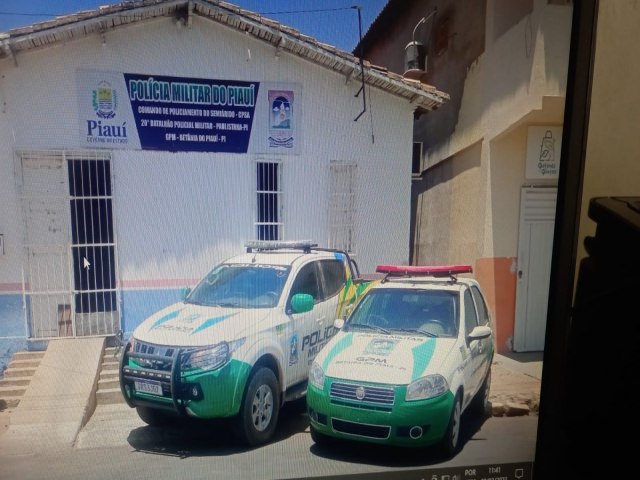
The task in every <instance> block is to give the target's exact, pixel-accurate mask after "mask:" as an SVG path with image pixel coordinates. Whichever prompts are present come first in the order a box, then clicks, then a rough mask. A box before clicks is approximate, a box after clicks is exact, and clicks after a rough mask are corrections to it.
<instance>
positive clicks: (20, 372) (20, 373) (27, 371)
mask: <svg viewBox="0 0 640 480" xmlns="http://www.w3.org/2000/svg"><path fill="white" fill-rule="evenodd" d="M34 373H36V369H35V368H7V369H6V370H5V371H4V378H9V377H31V376H33V374H34Z"/></svg>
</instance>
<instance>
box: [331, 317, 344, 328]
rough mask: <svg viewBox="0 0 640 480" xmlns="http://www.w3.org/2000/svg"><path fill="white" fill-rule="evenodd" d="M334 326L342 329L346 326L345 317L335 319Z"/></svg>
mask: <svg viewBox="0 0 640 480" xmlns="http://www.w3.org/2000/svg"><path fill="white" fill-rule="evenodd" d="M333 326H334V327H335V328H336V329H338V330H340V329H341V328H342V327H344V318H336V319H335V320H334V321H333Z"/></svg>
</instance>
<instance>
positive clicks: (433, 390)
mask: <svg viewBox="0 0 640 480" xmlns="http://www.w3.org/2000/svg"><path fill="white" fill-rule="evenodd" d="M447 390H449V384H448V383H447V381H446V380H445V378H444V377H443V376H442V375H427V376H426V377H422V378H419V379H418V380H416V381H415V382H413V383H411V384H410V385H409V386H408V387H407V394H406V396H405V400H407V401H411V400H426V399H428V398H433V397H437V396H438V395H442V394H443V393H445V392H446V391H447Z"/></svg>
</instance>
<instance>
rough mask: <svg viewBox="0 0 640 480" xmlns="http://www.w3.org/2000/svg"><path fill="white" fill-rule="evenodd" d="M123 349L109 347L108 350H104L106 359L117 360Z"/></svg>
mask: <svg viewBox="0 0 640 480" xmlns="http://www.w3.org/2000/svg"><path fill="white" fill-rule="evenodd" d="M122 348H124V347H121V348H118V347H107V348H105V349H104V358H113V359H115V358H117V355H116V353H117V352H121V351H122Z"/></svg>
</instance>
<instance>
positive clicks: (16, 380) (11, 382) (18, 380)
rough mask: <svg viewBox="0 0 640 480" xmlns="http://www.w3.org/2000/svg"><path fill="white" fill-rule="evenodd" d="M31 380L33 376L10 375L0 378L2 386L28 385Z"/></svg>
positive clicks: (0, 385)
mask: <svg viewBox="0 0 640 480" xmlns="http://www.w3.org/2000/svg"><path fill="white" fill-rule="evenodd" d="M29 382H31V377H9V378H3V379H2V380H0V387H9V386H24V387H26V386H27V385H29Z"/></svg>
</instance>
